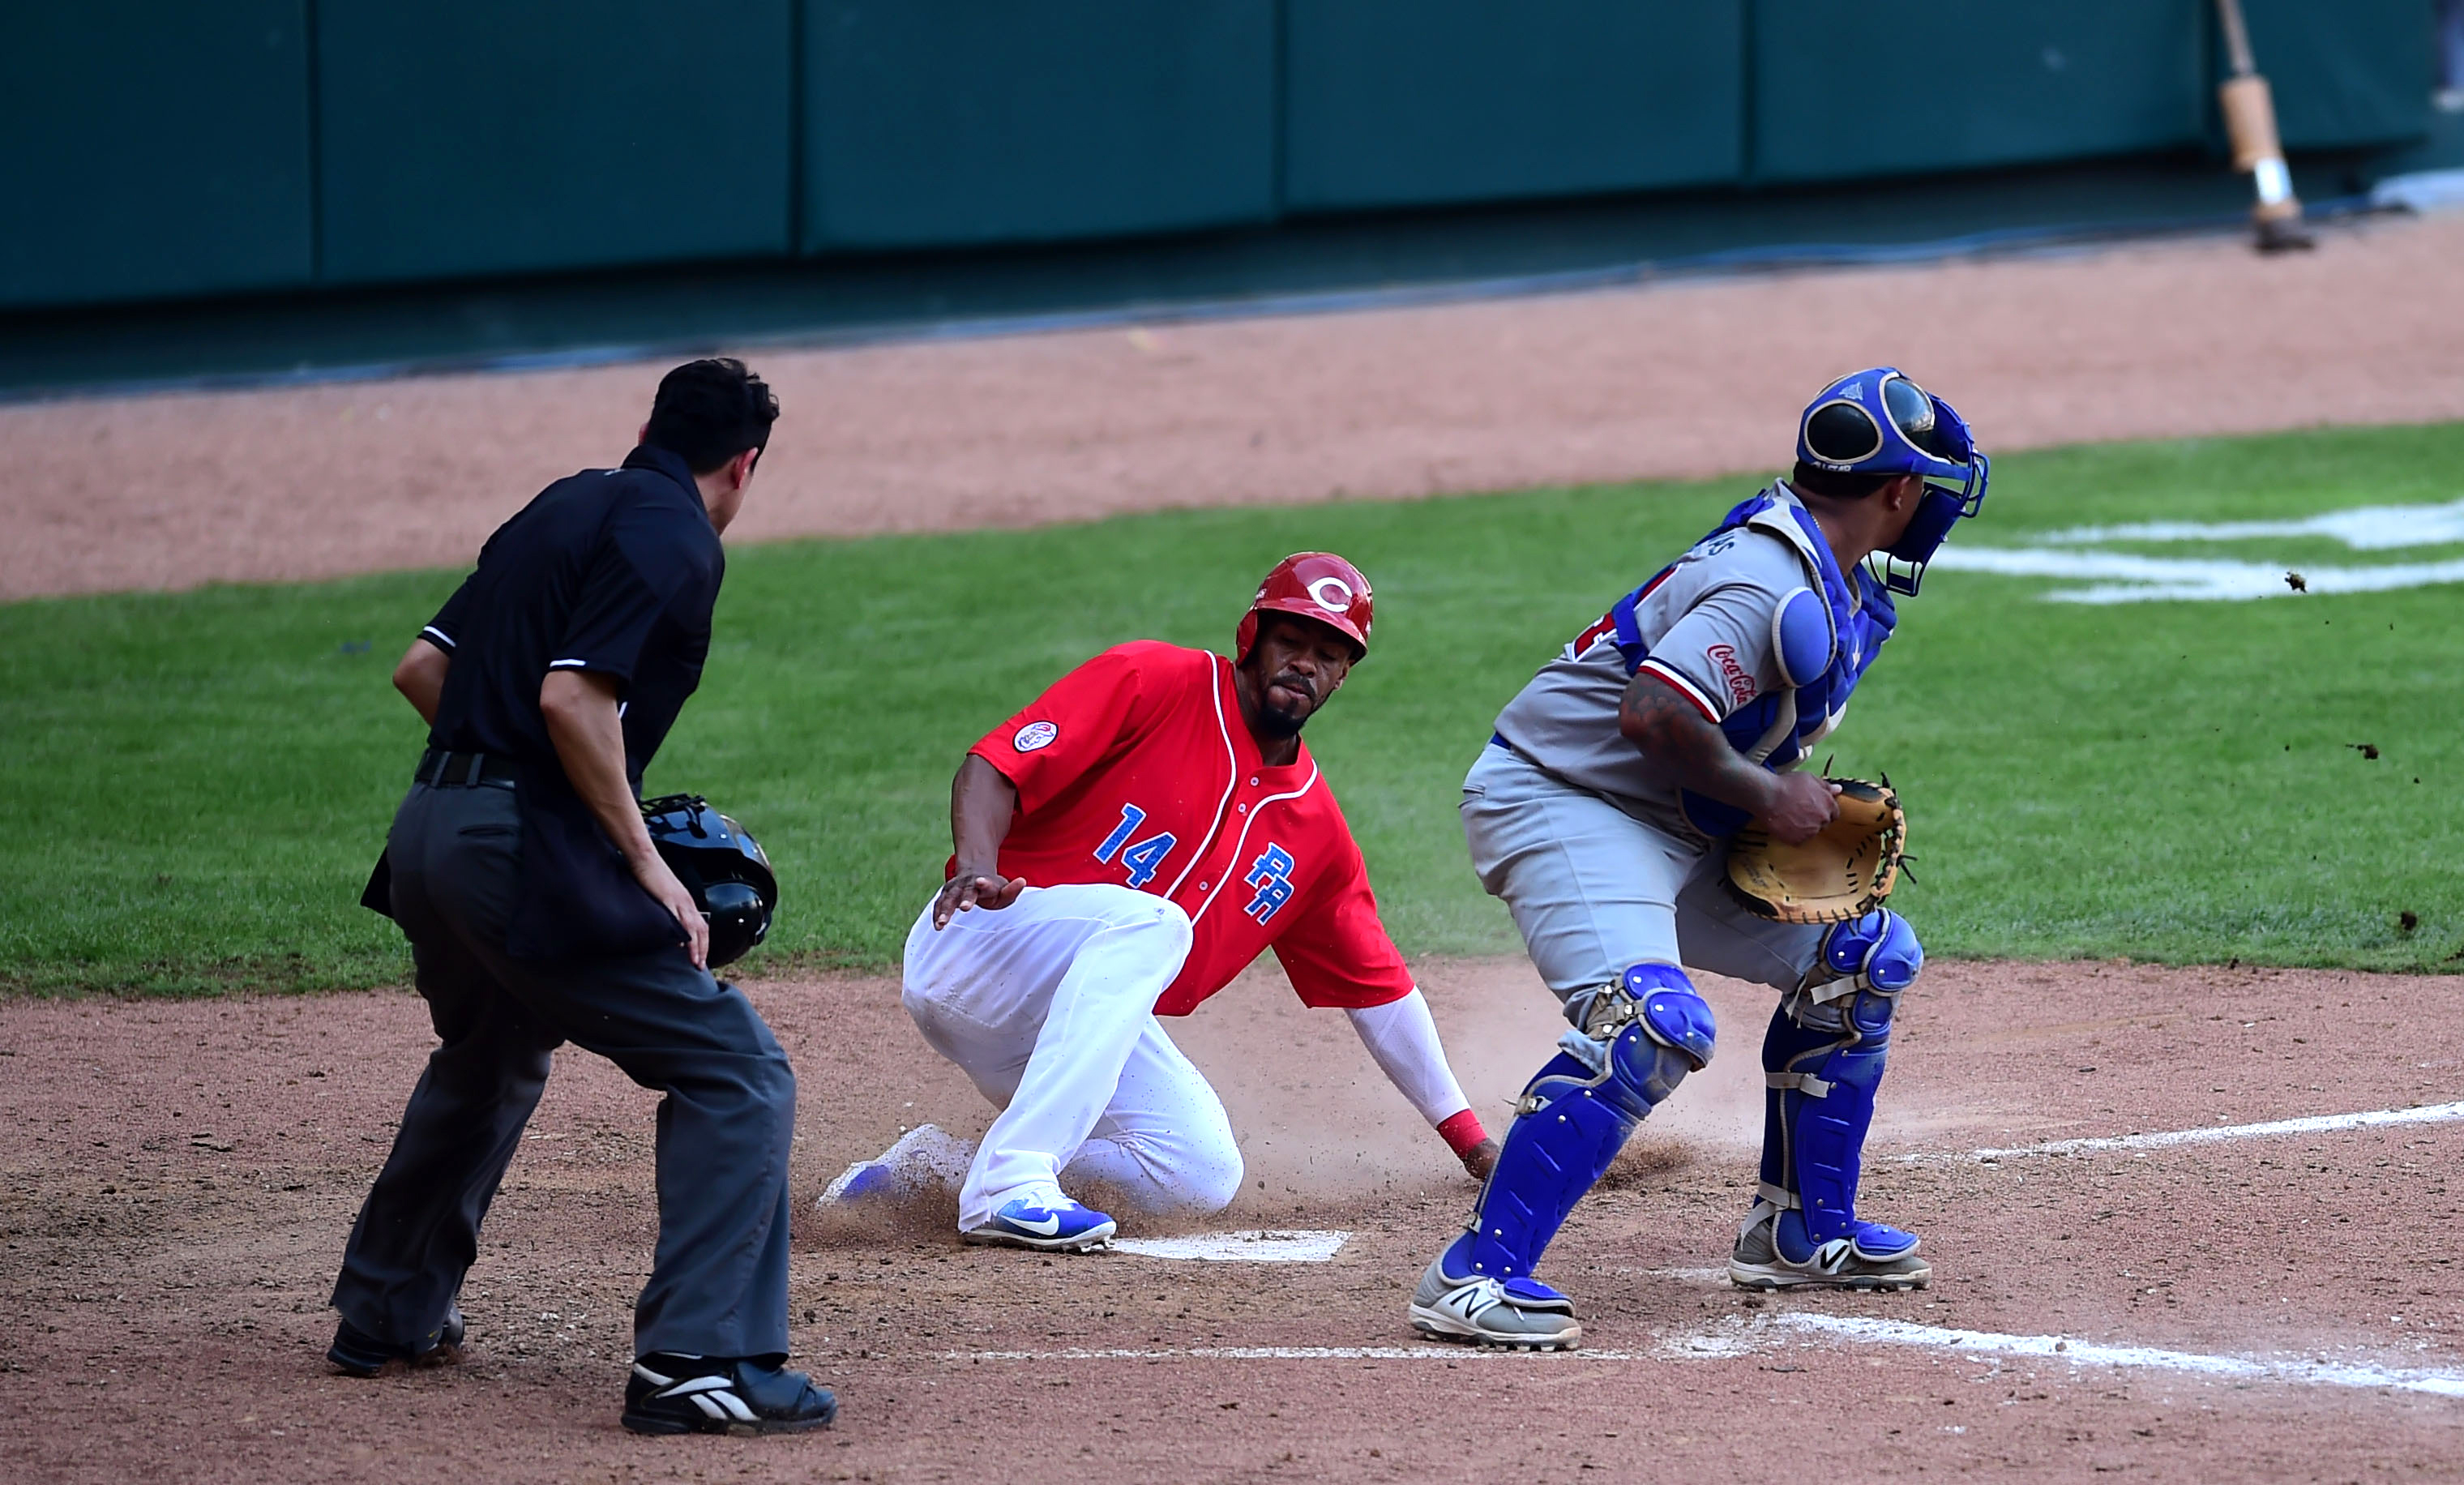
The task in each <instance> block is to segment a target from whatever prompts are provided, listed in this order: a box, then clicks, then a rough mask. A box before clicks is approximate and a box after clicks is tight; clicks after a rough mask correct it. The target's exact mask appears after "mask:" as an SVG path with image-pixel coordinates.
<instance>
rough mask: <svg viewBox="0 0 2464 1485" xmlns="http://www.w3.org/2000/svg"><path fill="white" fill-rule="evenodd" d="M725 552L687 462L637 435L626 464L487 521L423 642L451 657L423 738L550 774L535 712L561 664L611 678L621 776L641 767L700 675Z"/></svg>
mask: <svg viewBox="0 0 2464 1485" xmlns="http://www.w3.org/2000/svg"><path fill="white" fill-rule="evenodd" d="M726 570H727V559H726V555H725V553H724V551H723V550H722V549H721V547H720V545H719V541H718V532H717V530H716V528H715V527H713V526H712V525H711V523H710V512H709V510H708V508H707V507H705V506H704V505H703V504H702V498H701V491H700V489H699V488H698V487H697V486H695V485H694V483H693V471H692V470H690V469H688V468H686V466H685V461H684V460H683V459H682V458H680V457H678V456H677V455H676V454H671V453H670V452H669V451H667V450H665V449H659V448H653V447H651V446H649V445H648V444H645V445H643V446H642V447H641V448H638V449H635V450H634V451H633V452H632V453H631V454H627V455H626V456H625V465H624V467H623V468H622V469H595V470H585V471H583V473H581V474H579V475H576V476H574V477H571V478H569V479H560V480H558V481H557V482H556V483H554V484H552V485H550V486H548V487H547V488H546V489H545V490H542V491H540V492H539V497H538V499H534V500H532V501H531V502H530V504H528V505H526V506H524V507H523V508H522V510H521V512H520V514H518V515H517V516H515V517H514V519H513V520H511V521H506V522H505V523H504V524H503V525H501V526H499V527H497V528H496V534H495V535H494V536H492V537H490V538H488V544H487V545H486V546H484V547H482V548H480V551H479V566H478V570H477V571H475V572H473V573H472V574H471V576H470V577H468V578H466V579H464V580H463V583H462V586H461V587H459V588H457V589H455V591H454V594H453V596H452V597H451V598H449V599H447V600H446V602H445V607H444V608H443V609H440V610H437V613H436V617H435V618H434V619H433V620H431V621H430V622H429V625H428V627H427V628H426V629H423V630H421V631H420V637H422V638H424V639H426V640H428V641H429V643H430V644H433V645H435V646H437V647H438V648H440V649H442V650H444V651H446V652H447V653H448V654H451V656H452V657H453V663H452V666H451V668H450V669H449V670H447V672H446V674H445V691H444V695H443V696H442V697H441V698H439V699H438V701H437V706H436V721H435V724H434V726H433V727H431V728H430V729H429V734H428V741H429V745H430V746H432V747H441V748H446V749H450V750H451V751H453V752H457V753H486V754H489V755H490V756H492V757H496V758H501V759H505V760H507V761H509V762H512V763H515V764H518V765H527V766H526V768H525V770H524V771H525V772H526V773H528V774H530V775H531V776H533V777H561V776H562V773H563V768H562V765H560V764H559V763H558V761H557V756H556V744H555V743H553V742H551V741H550V740H549V737H548V731H547V722H546V720H545V719H543V718H542V717H541V716H540V715H539V682H540V681H541V680H543V679H544V678H545V677H546V676H547V673H548V672H550V671H557V670H577V671H591V672H595V673H597V674H599V675H602V676H613V677H614V678H615V680H616V682H617V688H616V691H617V695H618V697H619V698H622V701H623V713H622V715H623V718H624V726H625V773H626V776H627V779H629V780H630V781H631V783H632V786H633V789H634V792H635V793H637V794H638V793H639V792H640V791H641V787H642V770H643V769H645V768H647V767H649V763H650V757H651V755H652V754H654V753H656V752H657V751H658V750H659V743H661V742H663V741H665V740H666V738H667V735H668V729H669V728H670V727H671V726H673V725H675V720H676V714H677V713H678V712H679V711H681V710H683V708H684V704H685V698H687V697H689V696H691V695H693V688H694V687H696V686H698V685H700V684H701V668H702V662H703V661H704V660H705V659H707V658H708V657H709V655H710V619H711V609H712V607H713V606H714V605H715V603H716V602H717V600H718V585H719V582H720V580H721V579H722V578H724V577H725V576H726Z"/></svg>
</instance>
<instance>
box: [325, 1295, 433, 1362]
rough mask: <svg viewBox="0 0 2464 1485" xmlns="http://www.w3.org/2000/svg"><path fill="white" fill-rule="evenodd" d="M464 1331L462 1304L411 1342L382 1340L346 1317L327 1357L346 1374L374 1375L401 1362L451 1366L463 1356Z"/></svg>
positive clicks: (337, 1331) (336, 1328)
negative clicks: (440, 1322)
mask: <svg viewBox="0 0 2464 1485" xmlns="http://www.w3.org/2000/svg"><path fill="white" fill-rule="evenodd" d="M463 1335H464V1330H463V1324H462V1311H461V1308H460V1307H459V1306H458V1305H457V1306H452V1307H449V1308H448V1309H447V1310H446V1312H445V1319H444V1322H443V1323H442V1324H440V1325H438V1326H437V1327H436V1328H435V1329H434V1330H431V1331H429V1333H428V1334H427V1335H425V1336H422V1337H420V1338H419V1341H418V1342H417V1343H416V1344H413V1345H407V1346H402V1345H395V1344H393V1343H392V1342H391V1341H379V1340H378V1339H377V1338H376V1337H374V1336H371V1335H369V1334H368V1333H367V1332H366V1331H364V1330H362V1329H360V1328H359V1327H358V1326H357V1325H354V1324H352V1323H351V1322H350V1321H349V1320H343V1321H342V1322H341V1323H340V1324H338V1325H336V1326H335V1327H334V1343H333V1344H332V1345H331V1346H329V1347H327V1348H326V1351H325V1360H326V1361H328V1362H331V1363H333V1364H334V1369H335V1370H336V1371H338V1372H341V1374H342V1375H344V1376H346V1377H373V1376H375V1375H376V1374H377V1373H379V1372H381V1371H384V1370H385V1368H386V1367H387V1366H390V1365H392V1364H394V1363H397V1362H399V1363H402V1364H404V1365H406V1366H451V1365H452V1364H453V1363H456V1362H459V1361H460V1360H462V1337H463Z"/></svg>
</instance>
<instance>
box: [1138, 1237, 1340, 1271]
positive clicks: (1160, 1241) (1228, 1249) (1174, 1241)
mask: <svg viewBox="0 0 2464 1485" xmlns="http://www.w3.org/2000/svg"><path fill="white" fill-rule="evenodd" d="M1351 1237H1352V1234H1351V1233H1349V1232H1296V1231H1266V1230H1249V1231H1245V1232H1198V1233H1193V1234H1191V1235H1190V1236H1188V1237H1116V1238H1114V1239H1112V1243H1111V1247H1112V1251H1113V1252H1125V1253H1134V1254H1136V1255H1137V1256H1138V1257H1141V1258H1184V1259H1186V1258H1197V1259H1202V1260H1205V1261H1207V1262H1210V1263H1324V1262H1326V1261H1327V1260H1328V1259H1330V1258H1331V1257H1333V1256H1334V1255H1335V1253H1336V1252H1338V1251H1339V1250H1340V1249H1341V1248H1342V1247H1343V1245H1344V1244H1345V1243H1346V1242H1348V1241H1350V1240H1351Z"/></svg>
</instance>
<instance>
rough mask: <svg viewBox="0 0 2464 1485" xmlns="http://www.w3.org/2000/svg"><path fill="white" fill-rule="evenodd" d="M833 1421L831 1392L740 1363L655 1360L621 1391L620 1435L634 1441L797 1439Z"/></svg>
mask: <svg viewBox="0 0 2464 1485" xmlns="http://www.w3.org/2000/svg"><path fill="white" fill-rule="evenodd" d="M838 1415H839V1400H838V1399H837V1398H836V1397H835V1396H833V1395H831V1392H830V1389H829V1388H827V1387H817V1386H815V1385H813V1384H812V1382H811V1380H810V1379H808V1378H807V1377H805V1375H804V1374H803V1372H800V1371H786V1370H783V1369H781V1368H780V1367H777V1366H764V1365H761V1364H759V1363H757V1362H753V1361H749V1360H746V1359H744V1358H742V1357H735V1358H727V1357H699V1356H671V1355H668V1354H665V1353H658V1352H654V1353H652V1354H651V1355H649V1356H646V1357H643V1358H642V1359H641V1360H639V1361H637V1362H635V1363H633V1375H632V1377H631V1378H630V1379H628V1380H627V1382H626V1384H625V1419H624V1422H625V1427H627V1428H628V1429H630V1430H633V1431H634V1432H636V1433H733V1434H737V1435H739V1436H746V1437H749V1436H751V1435H754V1434H759V1433H803V1432H805V1431H807V1430H813V1429H826V1428H828V1427H829V1426H830V1420H831V1419H833V1418H836V1417H837V1416H838Z"/></svg>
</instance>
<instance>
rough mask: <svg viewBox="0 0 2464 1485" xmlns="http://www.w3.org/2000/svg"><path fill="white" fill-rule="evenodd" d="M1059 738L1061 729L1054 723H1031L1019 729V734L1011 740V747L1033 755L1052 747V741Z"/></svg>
mask: <svg viewBox="0 0 2464 1485" xmlns="http://www.w3.org/2000/svg"><path fill="white" fill-rule="evenodd" d="M1059 736H1061V729H1060V728H1059V727H1056V726H1054V725H1053V724H1052V723H1050V722H1048V721H1031V722H1028V723H1027V724H1026V725H1025V726H1023V727H1021V728H1019V729H1018V731H1017V733H1016V734H1014V735H1013V736H1012V737H1011V738H1010V740H1009V745H1010V746H1012V747H1014V748H1017V749H1018V750H1019V751H1020V752H1022V753H1032V752H1034V751H1035V750H1036V749H1038V748H1045V747H1050V746H1051V745H1052V740H1053V739H1055V738H1057V737H1059Z"/></svg>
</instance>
